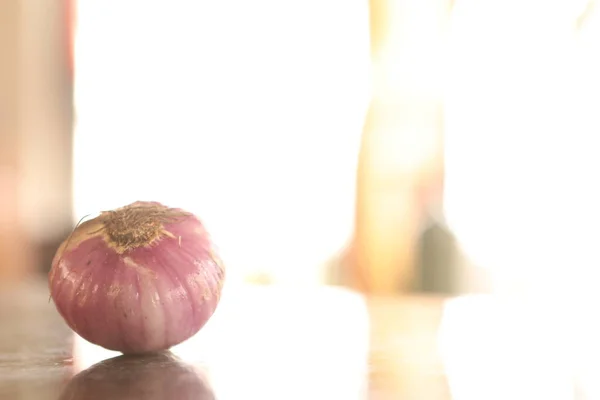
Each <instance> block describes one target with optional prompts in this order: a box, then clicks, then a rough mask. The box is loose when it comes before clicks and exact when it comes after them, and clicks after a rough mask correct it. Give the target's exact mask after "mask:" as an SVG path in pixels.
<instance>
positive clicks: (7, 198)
mask: <svg viewBox="0 0 600 400" xmlns="http://www.w3.org/2000/svg"><path fill="white" fill-rule="evenodd" d="M20 12H21V10H20V1H18V0H6V1H2V2H0V280H1V281H5V280H8V279H10V280H12V279H14V278H19V277H21V276H22V275H23V274H24V273H26V272H27V271H26V267H27V266H28V265H30V263H29V262H28V260H27V256H28V255H29V254H30V252H29V248H28V246H27V241H26V238H25V233H24V231H23V229H22V225H21V224H20V221H19V218H18V215H19V214H18V211H19V196H18V188H19V178H20V174H21V163H20V161H21V160H20V159H19V155H20V151H21V148H20V143H19V133H20V123H21V121H20V118H19V96H20V93H19V74H20V71H19V67H20V65H19V30H20V28H21V26H20Z"/></svg>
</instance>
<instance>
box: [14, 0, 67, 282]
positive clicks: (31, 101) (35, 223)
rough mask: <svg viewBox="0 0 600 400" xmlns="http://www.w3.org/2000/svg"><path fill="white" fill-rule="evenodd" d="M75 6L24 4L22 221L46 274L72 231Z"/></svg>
mask: <svg viewBox="0 0 600 400" xmlns="http://www.w3.org/2000/svg"><path fill="white" fill-rule="evenodd" d="M71 1H72V0H62V1H45V0H22V1H20V6H21V22H22V27H21V31H20V58H21V68H20V79H19V85H20V88H19V91H20V97H19V99H20V101H19V113H20V115H21V120H20V121H21V125H20V133H19V143H20V147H21V151H20V153H19V157H20V164H21V170H20V185H19V196H20V198H19V204H20V214H19V217H20V219H21V221H22V223H23V227H24V229H25V232H26V234H27V236H28V238H29V239H30V240H31V241H32V243H33V244H34V245H35V247H36V249H37V252H38V260H37V263H38V265H39V268H41V269H42V270H44V271H45V270H47V269H48V268H49V265H50V260H51V257H52V256H53V255H54V251H55V250H56V247H57V246H58V244H59V242H60V241H61V240H62V239H63V238H64V236H65V235H66V234H67V233H68V231H69V229H70V228H71V226H72V221H71V216H72V213H71V197H72V194H71V164H72V145H71V142H72V129H71V121H72V112H71V110H72V79H71V69H70V60H69V48H70V43H69V40H70V39H69V35H68V32H69V31H70V21H69V13H68V11H69V9H70V7H71V5H70V3H71Z"/></svg>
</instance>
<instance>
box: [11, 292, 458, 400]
mask: <svg viewBox="0 0 600 400" xmlns="http://www.w3.org/2000/svg"><path fill="white" fill-rule="evenodd" d="M48 300H49V297H48V290H47V289H46V287H45V285H44V284H43V282H28V283H26V284H23V285H17V286H14V287H12V288H3V289H1V290H0V399H23V400H29V399H35V400H45V399H71V400H75V399H88V400H89V399H182V400H183V399H213V398H215V399H219V400H228V399H232V400H233V399H252V398H256V399H258V398H260V399H263V400H268V399H283V398H285V399H307V398H310V399H315V400H318V399H339V400H345V399H348V400H350V399H357V400H359V399H381V400H387V399H419V400H423V399H431V400H438V399H439V400H443V399H449V398H450V396H449V391H448V386H447V384H446V378H445V375H444V373H443V368H442V364H441V361H440V357H439V355H438V351H437V346H436V340H437V331H438V326H439V323H440V317H441V312H442V304H443V300H442V299H439V298H427V297H423V298H416V297H406V298H400V297H398V298H365V297H362V296H360V295H358V294H357V293H353V292H351V291H348V290H345V289H342V288H334V287H319V288H304V289H298V288H296V289H294V288H283V287H270V286H240V287H235V288H231V287H230V288H228V289H227V291H226V292H225V294H224V295H223V298H222V302H221V305H220V306H219V309H218V311H217V313H216V314H215V315H214V317H213V318H212V319H211V321H210V322H209V323H208V324H207V325H206V326H205V328H203V329H202V330H201V331H200V333H199V334H198V335H196V336H194V337H193V338H192V339H190V340H188V341H187V342H184V343H182V344H181V345H179V346H176V347H174V348H173V349H171V351H170V352H168V353H165V354H158V355H154V356H146V357H125V356H121V355H120V354H118V353H115V352H111V351H107V350H105V349H102V348H99V347H97V346H94V345H92V344H90V343H88V342H86V341H84V340H83V339H81V338H80V337H78V336H76V335H75V334H73V332H72V331H70V330H69V329H68V327H67V326H66V325H65V323H64V322H63V321H62V319H61V317H60V316H59V315H58V314H57V312H56V310H55V308H54V305H53V303H52V302H49V301H48Z"/></svg>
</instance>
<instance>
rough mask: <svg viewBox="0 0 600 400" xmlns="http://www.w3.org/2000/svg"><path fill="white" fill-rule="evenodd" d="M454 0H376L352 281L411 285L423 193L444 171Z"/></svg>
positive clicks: (382, 288)
mask: <svg viewBox="0 0 600 400" xmlns="http://www.w3.org/2000/svg"><path fill="white" fill-rule="evenodd" d="M450 5H451V4H450V1H449V0H425V1H423V0H371V1H370V7H371V58H372V79H373V87H374V90H373V98H372V102H371V106H370V109H369V113H368V116H367V121H366V124H365V128H364V132H363V142H362V149H361V157H360V166H359V176H358V200H357V203H358V204H357V228H356V241H355V249H354V250H355V257H356V258H355V269H354V271H353V274H352V275H353V277H352V282H351V285H352V286H355V287H357V288H358V289H360V290H362V291H366V292H372V293H382V294H383V293H388V294H389V293H394V292H397V291H406V290H410V289H411V288H413V286H414V279H415V275H416V274H415V265H416V250H417V248H416V246H417V243H416V242H417V237H418V234H419V229H420V226H421V223H422V220H423V215H424V210H425V209H426V208H427V207H428V203H429V199H427V196H423V193H427V190H425V191H424V190H423V188H431V187H435V185H437V184H439V178H440V176H441V167H442V161H441V154H442V140H441V139H442V103H441V89H442V88H441V82H442V73H443V70H442V65H441V63H440V61H441V58H442V37H443V36H442V32H443V28H444V23H445V21H446V17H447V15H448V13H449V9H450Z"/></svg>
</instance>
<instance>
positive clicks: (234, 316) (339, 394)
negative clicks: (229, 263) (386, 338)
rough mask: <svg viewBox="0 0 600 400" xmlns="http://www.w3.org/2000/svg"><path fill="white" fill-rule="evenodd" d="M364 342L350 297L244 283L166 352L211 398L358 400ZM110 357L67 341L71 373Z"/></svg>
mask: <svg viewBox="0 0 600 400" xmlns="http://www.w3.org/2000/svg"><path fill="white" fill-rule="evenodd" d="M369 345H370V344H369V315H368V312H367V307H366V304H365V301H364V299H363V298H362V297H361V296H359V295H357V294H355V293H353V292H350V291H347V290H344V289H338V288H331V287H321V288H312V289H302V290H300V289H292V288H288V287H251V286H244V287H238V288H235V290H230V291H228V292H225V293H224V295H223V298H222V303H221V305H220V306H219V308H218V311H217V313H215V315H214V317H213V318H212V319H211V320H210V321H209V323H208V324H207V325H206V326H205V328H203V329H202V330H201V331H200V332H199V333H198V334H197V335H196V336H194V337H193V338H191V339H190V340H188V341H186V342H184V343H182V344H180V345H178V346H176V347H174V348H173V349H172V350H171V351H172V353H173V354H174V355H175V356H178V357H179V358H180V359H181V360H182V361H184V362H187V363H190V364H192V365H194V366H195V367H196V368H197V369H198V370H199V371H201V373H202V374H204V375H205V376H206V377H207V379H208V382H209V383H210V385H211V386H212V390H213V391H214V393H215V395H216V398H218V399H219V400H229V399H232V400H233V399H241V398H260V399H265V400H267V399H282V398H286V399H296V398H297V399H306V398H311V399H340V400H342V399H348V400H354V399H356V400H360V399H364V398H366V390H367V376H368V354H369ZM117 355H119V353H117V352H112V351H108V350H105V349H102V348H100V347H98V346H95V345H92V344H90V343H89V342H87V341H85V340H84V339H82V338H81V337H79V336H76V337H75V341H74V365H75V367H74V368H75V372H76V373H77V372H80V371H82V370H84V369H86V368H89V367H90V366H92V365H93V364H96V363H98V362H100V361H102V360H104V359H107V358H110V357H114V356H117Z"/></svg>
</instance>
